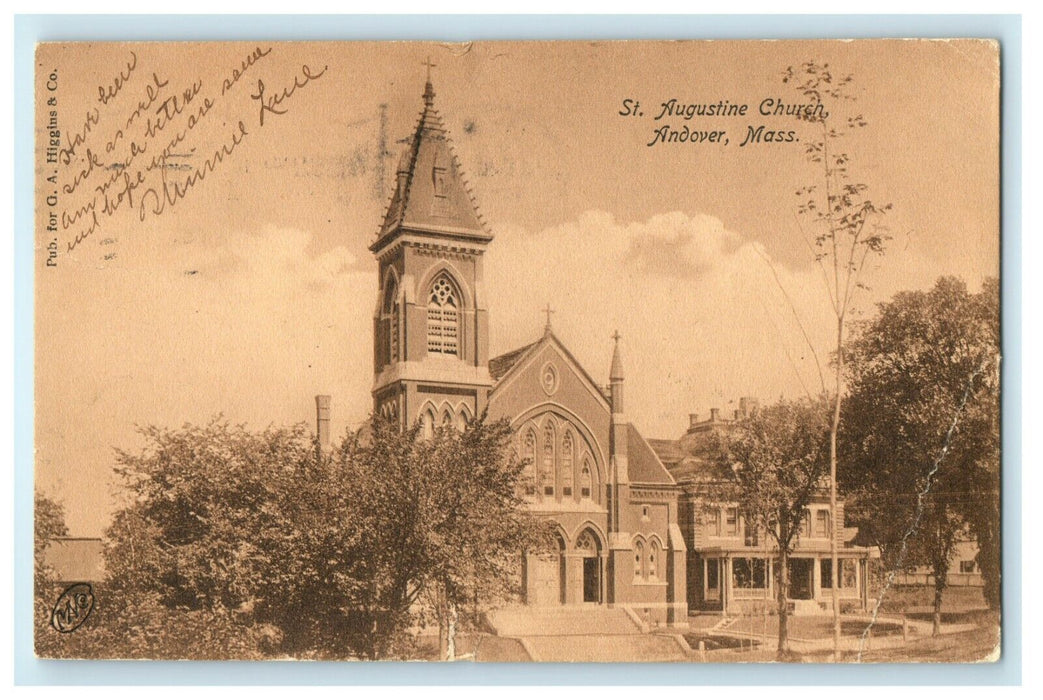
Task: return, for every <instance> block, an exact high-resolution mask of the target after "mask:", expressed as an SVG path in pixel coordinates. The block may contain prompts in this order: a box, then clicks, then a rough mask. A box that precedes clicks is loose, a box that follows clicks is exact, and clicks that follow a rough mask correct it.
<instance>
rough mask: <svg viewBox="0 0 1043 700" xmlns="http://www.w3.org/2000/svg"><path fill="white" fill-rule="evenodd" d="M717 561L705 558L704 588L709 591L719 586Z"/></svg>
mask: <svg viewBox="0 0 1043 700" xmlns="http://www.w3.org/2000/svg"><path fill="white" fill-rule="evenodd" d="M718 561H719V560H718V559H707V560H706V588H707V590H710V591H716V590H717V589H719V588H720V586H721V582H720V571H719V569H720V567H719V565H718Z"/></svg>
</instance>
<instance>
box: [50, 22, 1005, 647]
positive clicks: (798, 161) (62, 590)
mask: <svg viewBox="0 0 1043 700" xmlns="http://www.w3.org/2000/svg"><path fill="white" fill-rule="evenodd" d="M34 91H35V98H36V100H35V124H34V127H35V135H36V140H35V162H34V165H35V172H36V180H35V191H36V200H35V207H36V208H35V213H36V217H35V221H36V225H35V259H34V277H35V327H34V338H35V509H34V523H35V549H34V554H35V560H34V562H35V576H34V592H35V602H34V605H35V607H34V620H35V628H34V640H35V650H36V654H37V655H38V656H39V657H43V658H90V659H288V658H289V659H326V660H390V659H411V660H412V659H419V660H432V661H435V660H443V661H517V662H539V661H579V662H634V661H640V662H664V661H670V662H678V663H692V664H699V663H707V662H711V663H720V662H751V661H753V662H776V661H782V662H809V661H810V662H829V661H832V662H839V663H860V662H868V663H876V662H923V661H928V662H932V661H942V662H980V661H995V660H997V659H999V658H1000V657H1001V648H1000V630H1001V610H1002V604H1003V601H1002V599H1001V595H1000V590H1001V588H1000V583H1001V580H1002V578H1001V567H1000V562H1001V556H1000V553H1001V544H1002V543H1001V542H1000V535H999V533H1000V495H1001V494H1000V473H1001V471H1000V465H1001V454H1000V331H999V314H1000V304H999V274H1000V167H999V153H1000V151H999V148H1000V126H999V124H1000V109H999V104H1000V102H999V100H1000V47H999V45H998V43H997V42H995V41H989V40H981V39H952V40H944V41H943V40H916V39H908V40H855V41H845V42H842V41H677V42H661V41H656V42H652V41H538V42H495V41H494V42H484V43H483V42H475V43H466V44H440V43H418V42H415V43H414V42H321V43H320V42H314V43H308V42H271V41H258V42H221V43H203V42H197V43H177V42H173V43H159V42H156V43H145V42H142V43H115V42H112V43H104V42H101V43H42V44H39V45H38V46H37V50H36V70H35V85H34Z"/></svg>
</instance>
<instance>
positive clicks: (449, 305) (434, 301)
mask: <svg viewBox="0 0 1043 700" xmlns="http://www.w3.org/2000/svg"><path fill="white" fill-rule="evenodd" d="M459 350H460V301H459V294H458V293H457V291H456V287H455V286H454V285H453V283H452V281H451V280H450V279H449V276H448V275H446V274H445V273H442V274H440V275H439V276H438V277H437V278H436V279H435V281H434V283H433V284H432V285H431V293H430V294H429V295H428V298H427V351H428V352H429V353H434V354H437V355H458V354H459Z"/></svg>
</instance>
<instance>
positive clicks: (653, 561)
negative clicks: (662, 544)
mask: <svg viewBox="0 0 1043 700" xmlns="http://www.w3.org/2000/svg"><path fill="white" fill-rule="evenodd" d="M658 560H659V542H658V541H657V540H652V544H651V546H650V547H649V548H648V578H658V574H657V573H656V567H657V566H658V565H659V561H658Z"/></svg>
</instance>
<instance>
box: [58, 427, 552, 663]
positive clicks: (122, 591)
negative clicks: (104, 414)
mask: <svg viewBox="0 0 1043 700" xmlns="http://www.w3.org/2000/svg"><path fill="white" fill-rule="evenodd" d="M142 432H143V434H144V436H145V438H146V445H145V447H144V448H143V449H142V451H141V452H139V453H136V454H130V453H126V452H119V453H118V463H119V468H118V472H119V473H120V474H121V476H122V477H123V479H124V480H125V483H126V485H127V487H128V489H127V490H128V494H129V495H130V497H129V498H128V501H127V503H126V504H125V506H124V507H123V508H121V509H120V510H119V511H118V512H117V513H116V515H115V517H114V519H113V522H112V525H111V526H110V528H109V529H108V531H107V541H108V545H107V547H106V552H105V556H106V569H107V572H108V578H107V580H106V581H105V582H104V583H103V586H102V588H103V593H102V594H99V595H98V607H97V608H96V611H95V613H94V614H93V615H92V616H91V618H90V619H89V620H88V621H87V622H86V623H85V624H84V626H83V627H82V628H81V629H79V630H77V632H76V634H75V635H65V636H66V637H69V639H67V640H63V641H62V648H61V649H60V650H58V652H57V653H56V654H55V655H62V656H76V655H86V656H92V655H95V654H96V653H97V652H96V651H95V652H94V653H90V651H89V650H90V649H91V648H93V649H94V650H97V649H104V650H105V651H106V652H107V653H112V654H114V655H118V656H122V657H127V658H148V657H159V658H200V659H205V658H221V657H228V656H231V657H233V658H263V657H266V656H271V655H279V654H293V655H294V656H298V657H305V658H345V657H366V658H395V657H399V658H403V657H408V656H411V655H413V654H414V653H415V644H414V643H415V635H416V630H417V629H419V628H420V627H421V626H423V625H424V624H427V623H430V622H432V621H434V620H435V616H437V620H438V621H439V622H440V623H443V625H442V626H443V627H445V628H446V630H447V632H446V634H445V645H446V647H447V651H448V650H451V649H452V646H453V643H454V641H455V639H454V635H455V629H456V628H457V627H459V626H461V625H460V624H458V623H460V622H461V621H460V611H461V610H467V611H469V612H470V615H469V616H468V617H467V619H466V620H464V621H463V623H462V624H470V623H473V622H474V621H475V620H476V618H477V616H478V615H479V614H480V613H481V611H482V610H484V608H485V606H487V605H489V604H492V603H494V602H496V601H498V600H501V599H502V598H503V597H505V596H508V595H510V594H511V593H512V592H513V591H512V587H511V585H510V583H511V581H512V574H513V573H514V571H515V568H514V567H516V566H517V563H518V558H519V555H520V552H521V551H522V550H524V549H532V548H536V547H538V546H539V543H540V534H541V533H542V528H541V527H540V525H539V523H538V522H537V521H536V520H535V519H533V518H532V517H531V516H529V515H528V514H527V513H526V511H524V509H522V508H520V507H519V506H520V501H519V500H518V497H517V495H516V493H517V491H518V488H517V485H518V479H519V478H520V475H521V471H522V466H523V465H522V464H521V463H519V462H518V461H517V460H516V459H512V458H511V457H510V456H509V455H508V452H509V442H510V428H509V425H508V424H507V423H506V422H505V421H497V422H487V421H486V420H485V418H484V417H483V418H481V419H479V420H476V421H474V422H473V423H472V424H471V425H470V426H468V428H467V429H466V430H465V431H464V432H462V433H459V432H457V431H455V430H450V429H445V430H440V431H438V432H437V433H436V435H435V436H434V438H432V439H429V440H424V439H420V437H419V426H414V427H412V428H411V429H409V430H406V431H403V430H401V429H400V428H399V427H398V425H397V424H390V423H386V422H384V421H382V420H381V419H379V418H374V420H373V422H372V424H371V426H370V427H369V428H368V429H367V430H366V431H364V432H362V433H360V434H353V435H348V436H347V437H346V438H345V439H344V440H343V442H342V443H341V444H339V445H337V446H335V447H334V448H333V449H325V450H320V449H318V448H317V445H316V444H315V442H314V440H313V438H312V437H311V435H310V434H309V433H308V431H307V429H306V428H305V427H304V426H294V427H290V428H268V429H266V430H264V431H261V432H251V431H249V430H247V429H245V428H244V427H242V426H233V425H230V424H229V423H228V422H227V421H224V420H223V419H220V418H219V419H215V420H213V421H211V422H210V423H208V424H207V425H204V426H192V425H186V426H184V427H182V428H180V429H165V428H156V427H149V428H145V429H143V431H142ZM435 600H437V601H440V605H432V604H431V603H432V601H435ZM72 637H75V639H72ZM91 644H94V645H95V646H93V647H91V646H90V645H91Z"/></svg>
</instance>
